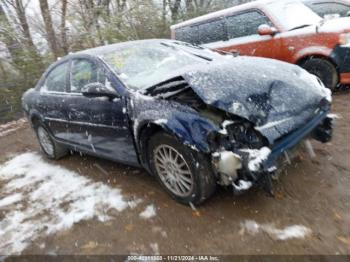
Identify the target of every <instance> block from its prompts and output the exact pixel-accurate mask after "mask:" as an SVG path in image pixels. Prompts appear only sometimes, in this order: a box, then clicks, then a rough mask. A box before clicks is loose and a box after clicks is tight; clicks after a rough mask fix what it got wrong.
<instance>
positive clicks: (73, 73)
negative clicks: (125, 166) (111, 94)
mask: <svg viewBox="0 0 350 262" xmlns="http://www.w3.org/2000/svg"><path fill="white" fill-rule="evenodd" d="M69 78H70V81H69V87H70V91H69V92H70V96H69V99H67V101H66V102H65V104H66V107H67V108H66V112H67V115H68V120H69V136H70V138H69V140H70V141H71V142H72V143H73V144H74V145H76V147H77V148H81V149H82V150H83V151H89V152H90V153H92V154H95V155H98V156H102V157H104V158H108V159H112V160H117V161H121V162H125V163H129V164H136V163H137V162H138V160H137V155H136V152H135V148H134V143H133V137H132V134H131V132H130V128H129V120H128V115H127V113H126V112H125V108H126V102H125V99H124V98H123V97H116V98H114V99H111V98H108V97H103V96H102V97H86V96H83V95H82V93H81V90H82V88H83V87H84V86H86V85H87V84H91V83H97V82H99V83H101V84H103V85H104V86H107V85H108V86H109V87H110V88H111V87H112V88H113V83H111V82H110V80H109V77H108V73H107V69H105V68H104V67H103V66H102V65H101V64H99V63H97V61H95V60H93V59H89V58H74V59H72V61H71V66H70V77H69Z"/></svg>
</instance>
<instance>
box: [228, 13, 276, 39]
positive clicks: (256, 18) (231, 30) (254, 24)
mask: <svg viewBox="0 0 350 262" xmlns="http://www.w3.org/2000/svg"><path fill="white" fill-rule="evenodd" d="M226 23H227V33H228V37H229V39H232V38H237V37H243V36H249V35H256V34H257V33H258V28H259V26H260V25H262V24H267V25H270V26H272V25H273V24H272V22H271V21H270V20H269V19H268V18H267V17H266V16H265V15H263V14H262V13H260V12H258V11H250V12H247V13H241V14H237V15H233V16H229V17H227V18H226Z"/></svg>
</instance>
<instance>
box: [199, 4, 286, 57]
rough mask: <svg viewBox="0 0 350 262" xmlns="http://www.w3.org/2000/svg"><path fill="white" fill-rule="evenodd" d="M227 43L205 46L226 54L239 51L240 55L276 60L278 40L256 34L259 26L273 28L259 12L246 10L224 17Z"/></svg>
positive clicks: (268, 20)
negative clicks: (226, 52) (265, 25)
mask: <svg viewBox="0 0 350 262" xmlns="http://www.w3.org/2000/svg"><path fill="white" fill-rule="evenodd" d="M225 22H226V30H227V41H225V42H217V43H215V42H214V43H211V44H208V45H206V46H207V47H209V48H213V49H220V50H224V51H228V52H233V51H239V52H240V54H241V55H248V56H262V57H268V58H276V57H277V56H278V52H279V48H280V40H279V39H278V38H275V37H273V36H269V35H268V36H261V35H259V34H258V28H259V26H260V25H263V24H267V25H270V26H274V25H273V23H272V22H271V20H270V19H269V18H268V17H267V16H266V15H265V14H264V13H263V12H262V11H260V10H257V9H254V10H247V11H244V12H241V13H237V14H234V15H231V16H228V17H226V19H225Z"/></svg>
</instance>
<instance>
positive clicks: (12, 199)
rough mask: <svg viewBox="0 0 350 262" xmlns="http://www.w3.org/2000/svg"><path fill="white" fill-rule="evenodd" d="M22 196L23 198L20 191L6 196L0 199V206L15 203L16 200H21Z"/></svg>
mask: <svg viewBox="0 0 350 262" xmlns="http://www.w3.org/2000/svg"><path fill="white" fill-rule="evenodd" d="M22 198H23V196H22V194H20V193H17V194H13V195H10V196H7V197H5V198H3V199H1V200H0V208H2V207H5V206H9V205H12V204H14V203H17V202H19V201H21V200H22Z"/></svg>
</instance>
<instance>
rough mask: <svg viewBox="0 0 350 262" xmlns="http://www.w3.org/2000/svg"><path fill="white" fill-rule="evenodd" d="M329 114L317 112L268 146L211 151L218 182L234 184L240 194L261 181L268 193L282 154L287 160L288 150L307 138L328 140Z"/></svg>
mask: <svg viewBox="0 0 350 262" xmlns="http://www.w3.org/2000/svg"><path fill="white" fill-rule="evenodd" d="M328 113H329V112H328V111H320V112H318V113H317V115H316V116H315V117H314V118H313V119H311V120H310V121H309V122H308V123H307V124H305V125H304V126H303V127H302V128H300V129H297V130H296V131H294V132H292V133H291V134H289V135H287V136H285V137H283V138H281V139H280V140H278V141H277V142H276V143H275V144H274V145H273V146H272V147H271V148H268V147H263V148H261V149H259V150H255V149H241V150H238V152H235V153H233V152H229V151H223V152H220V153H215V154H213V163H214V167H215V169H216V170H215V171H216V173H217V174H219V180H220V184H222V185H226V186H228V185H233V189H234V191H235V192H236V193H242V192H245V191H247V190H249V189H250V188H251V187H252V186H253V185H255V184H258V183H262V184H263V185H264V187H265V189H266V190H268V191H269V192H271V191H272V188H271V186H272V185H271V176H272V175H274V174H275V172H276V170H277V166H278V165H279V163H280V161H281V159H282V157H284V156H285V157H287V158H288V159H289V157H288V153H289V152H291V151H292V150H293V149H295V148H296V147H297V145H299V144H300V143H301V142H302V141H303V140H304V139H306V138H310V137H311V138H313V139H315V140H317V141H320V142H322V143H326V142H329V141H330V140H331V138H332V130H333V118H332V117H331V116H329V115H328ZM309 146H310V145H309ZM289 161H290V160H289ZM289 161H288V162H289Z"/></svg>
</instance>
